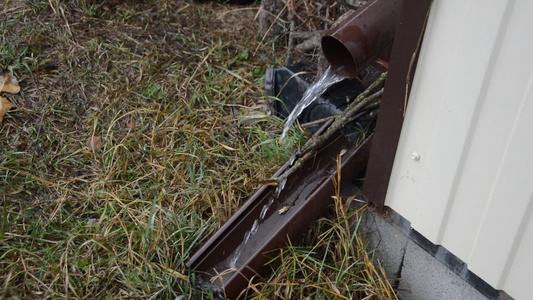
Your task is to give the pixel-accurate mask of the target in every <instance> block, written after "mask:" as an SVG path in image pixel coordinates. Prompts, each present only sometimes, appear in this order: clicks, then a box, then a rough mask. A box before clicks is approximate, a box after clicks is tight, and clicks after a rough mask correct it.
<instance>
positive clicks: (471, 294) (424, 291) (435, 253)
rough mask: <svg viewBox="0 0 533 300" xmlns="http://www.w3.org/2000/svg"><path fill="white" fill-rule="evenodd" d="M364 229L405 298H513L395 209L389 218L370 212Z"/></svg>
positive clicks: (391, 279)
mask: <svg viewBox="0 0 533 300" xmlns="http://www.w3.org/2000/svg"><path fill="white" fill-rule="evenodd" d="M362 229H363V230H364V232H365V236H366V237H367V241H368V243H369V247H370V248H369V250H372V249H374V250H373V251H374V252H373V253H374V259H375V261H376V262H377V261H378V260H379V261H380V263H381V265H382V266H383V268H384V269H385V272H386V274H387V279H388V280H389V281H390V282H391V283H392V284H393V286H396V287H397V288H398V291H399V293H398V296H399V298H400V299H405V300H431V299H435V300H437V299H447V300H448V299H473V300H485V299H500V300H502V299H511V298H510V297H509V296H507V294H505V293H504V292H501V291H497V290H494V289H493V288H492V287H490V286H489V285H488V284H487V283H485V282H484V281H483V280H482V279H480V278H479V277H477V276H476V275H475V274H473V273H471V272H470V271H469V270H468V268H467V266H466V264H464V263H463V262H462V261H460V260H459V259H458V258H457V257H456V256H454V255H453V254H452V253H450V252H448V251H447V250H446V249H445V248H443V247H441V246H436V245H433V244H432V243H431V242H429V241H428V240H427V239H425V238H424V237H423V236H422V235H420V234H419V233H417V232H416V231H414V230H413V229H412V228H411V226H410V224H409V222H408V221H407V220H405V219H403V218H402V217H401V216H400V215H398V214H397V213H395V212H392V211H391V212H390V213H389V214H388V216H387V218H386V219H383V218H381V217H380V216H378V215H376V214H374V213H372V212H367V214H366V217H365V220H364V222H363V227H362Z"/></svg>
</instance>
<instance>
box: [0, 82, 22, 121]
mask: <svg viewBox="0 0 533 300" xmlns="http://www.w3.org/2000/svg"><path fill="white" fill-rule="evenodd" d="M0 92H6V93H11V94H16V93H18V92H20V86H19V83H18V81H17V79H16V78H15V77H13V73H12V72H9V73H8V74H6V75H0ZM13 107H16V105H15V104H13V103H11V102H9V100H7V99H6V98H4V97H1V96H0V123H2V120H3V119H4V115H5V114H6V113H7V111H8V110H10V109H11V108H13Z"/></svg>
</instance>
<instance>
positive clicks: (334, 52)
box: [321, 35, 357, 78]
mask: <svg viewBox="0 0 533 300" xmlns="http://www.w3.org/2000/svg"><path fill="white" fill-rule="evenodd" d="M321 45H322V52H323V53H324V56H325V57H326V59H327V60H328V61H329V63H330V65H331V68H332V69H334V70H335V71H336V72H337V73H338V74H340V75H344V76H346V77H348V78H355V77H356V76H357V66H356V64H355V61H354V58H353V56H352V54H351V53H350V51H349V50H348V48H346V46H345V45H344V44H343V43H342V42H341V41H339V40H338V39H336V38H335V37H333V36H330V35H326V36H324V37H322V40H321Z"/></svg>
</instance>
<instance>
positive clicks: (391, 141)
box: [363, 0, 433, 213]
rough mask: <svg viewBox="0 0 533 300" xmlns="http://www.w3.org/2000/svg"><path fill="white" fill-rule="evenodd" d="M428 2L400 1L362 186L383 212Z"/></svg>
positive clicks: (424, 24)
mask: <svg viewBox="0 0 533 300" xmlns="http://www.w3.org/2000/svg"><path fill="white" fill-rule="evenodd" d="M432 2H433V1H432V0H403V5H402V13H401V16H400V23H399V24H398V27H397V30H396V35H395V39H394V43H393V46H392V53H391V59H390V63H389V71H388V75H387V82H386V83H385V91H384V93H383V97H382V99H381V108H380V111H379V116H378V120H377V124H376V129H375V133H374V140H373V142H372V147H371V150H370V158H369V161H368V167H367V172H366V178H365V182H364V185H363V193H364V194H365V195H366V196H367V197H368V202H369V207H371V208H373V209H375V210H376V211H377V212H379V213H382V212H384V204H385V196H386V194H387V187H388V185H389V181H390V175H391V172H392V167H393V164H394V157H395V155H396V149H397V147H398V141H399V139H400V133H401V130H402V124H403V119H404V116H405V109H406V108H407V101H408V99H409V92H410V88H411V82H412V78H413V76H414V73H415V69H416V64H417V61H418V54H419V51H420V45H421V43H422V38H423V36H424V30H425V27H426V23H427V19H428V16H429V11H430V8H431V4H432Z"/></svg>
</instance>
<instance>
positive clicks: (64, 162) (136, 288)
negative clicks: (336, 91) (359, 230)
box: [0, 0, 327, 299]
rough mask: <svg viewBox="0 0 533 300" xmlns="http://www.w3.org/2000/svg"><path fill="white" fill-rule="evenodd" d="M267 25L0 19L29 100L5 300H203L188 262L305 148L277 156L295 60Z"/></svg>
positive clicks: (58, 16) (233, 9)
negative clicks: (274, 112) (272, 108)
mask: <svg viewBox="0 0 533 300" xmlns="http://www.w3.org/2000/svg"><path fill="white" fill-rule="evenodd" d="M256 12H257V7H256V6H251V7H238V6H226V5H222V4H217V3H205V4H199V3H195V2H191V1H165V0H145V1H134V0H127V1H120V0H107V1H95V0H80V1H59V0H48V1H39V0H6V1H4V2H2V3H1V4H0V19H1V20H2V21H1V23H0V31H1V33H2V36H1V41H0V69H7V68H8V67H12V68H13V71H14V74H15V76H16V77H17V78H18V79H19V82H20V85H21V93H20V94H18V95H9V96H8V97H9V100H10V101H11V102H13V103H15V104H16V105H17V107H18V108H17V109H16V110H12V111H10V112H9V113H8V115H7V116H6V117H5V118H4V121H3V123H2V124H0V145H1V148H0V207H1V209H0V215H1V224H0V297H3V298H24V299H26V298H53V299H58V298H81V299H96V298H105V299H116V298H152V299H153V298H173V299H187V298H191V297H193V298H194V297H198V296H199V295H198V292H196V291H195V290H194V288H193V286H192V283H191V282H190V281H189V279H188V270H187V269H186V267H185V262H186V261H187V259H188V258H189V257H190V256H191V255H192V254H193V252H194V251H195V250H196V249H198V248H199V247H200V245H201V244H202V242H203V241H205V239H206V238H207V237H208V236H209V235H210V234H212V233H213V232H214V231H215V230H216V229H217V228H218V227H220V225H221V224H222V223H223V222H224V221H225V220H227V219H228V218H229V217H230V216H231V214H232V213H233V212H234V211H235V210H236V209H238V207H240V205H241V204H242V202H243V201H244V200H245V199H246V198H247V196H248V195H250V194H251V193H252V192H253V191H254V190H255V189H256V188H257V187H258V186H259V185H260V183H259V182H261V181H262V180H265V179H268V178H269V177H270V176H271V175H272V174H273V173H274V171H275V169H277V167H278V166H279V165H280V164H281V163H282V162H283V161H284V160H285V159H286V158H287V157H288V155H289V154H290V153H291V152H292V150H293V149H295V147H298V145H299V144H300V143H301V142H302V135H299V134H295V135H294V136H293V137H291V140H290V143H289V145H290V147H289V148H280V147H279V146H278V144H277V143H276V141H277V139H278V137H279V133H273V132H275V131H276V130H278V131H277V132H279V129H280V127H281V122H280V121H279V120H277V119H275V118H273V117H271V116H268V115H265V114H264V112H265V108H264V107H265V99H264V97H263V95H262V78H263V74H264V70H265V68H266V67H268V66H271V65H273V64H274V65H276V64H278V65H279V63H278V62H277V61H273V59H272V58H273V57H275V58H276V60H283V59H284V57H283V48H279V47H276V44H275V42H262V43H261V42H260V41H261V38H260V37H257V34H256V28H255V25H254V22H253V18H254V15H255V13H256ZM256 48H257V49H258V51H257V53H256V55H255V56H253V55H252V49H256ZM276 51H277V52H276ZM322 223H324V222H322ZM326 223H327V222H326ZM319 227H321V226H319ZM322 243H323V246H324V247H326V244H325V243H324V241H322ZM287 251H290V250H287ZM295 261H297V260H295ZM324 268H326V267H325V266H324ZM291 278H292V280H299V279H298V278H296V277H291ZM276 280H278V279H275V278H273V279H271V282H275V281H276ZM278 281H279V282H280V284H282V282H286V281H283V280H281V279H279V280H278ZM272 284H274V285H276V284H277V283H272ZM283 284H285V283H283Z"/></svg>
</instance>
